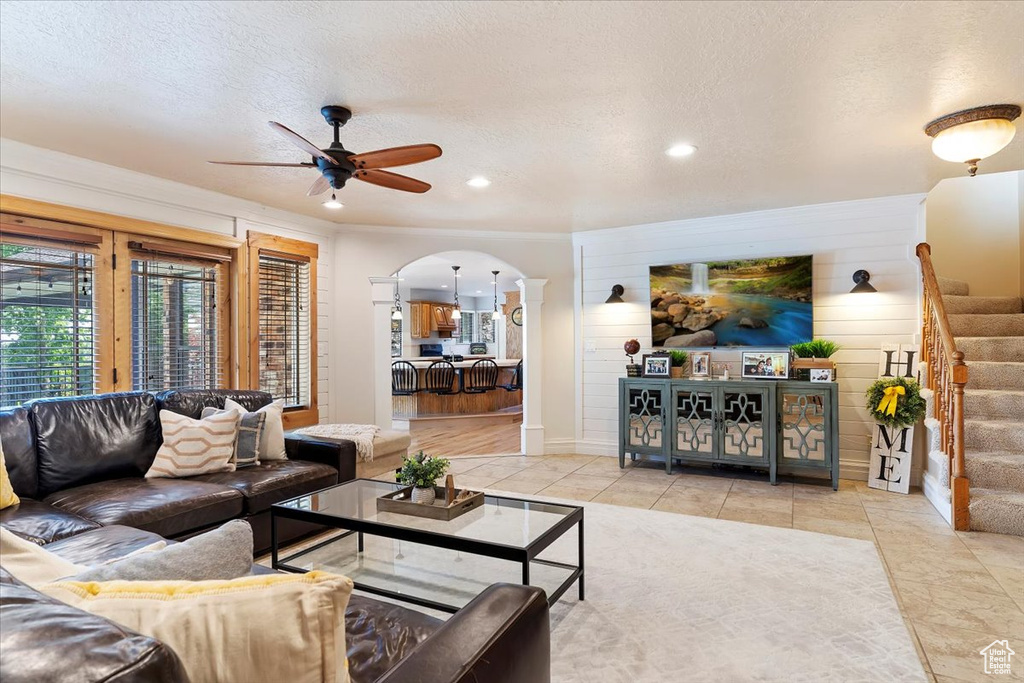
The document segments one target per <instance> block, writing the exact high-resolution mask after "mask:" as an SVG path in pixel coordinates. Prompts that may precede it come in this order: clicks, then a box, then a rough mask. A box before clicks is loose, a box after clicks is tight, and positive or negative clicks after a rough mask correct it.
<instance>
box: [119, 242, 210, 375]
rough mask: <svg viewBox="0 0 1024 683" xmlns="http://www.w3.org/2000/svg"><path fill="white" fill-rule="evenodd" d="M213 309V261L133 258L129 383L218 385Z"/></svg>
mask: <svg viewBox="0 0 1024 683" xmlns="http://www.w3.org/2000/svg"><path fill="white" fill-rule="evenodd" d="M216 309H217V271H216V265H214V264H208V265H206V264H201V263H189V262H185V261H181V262H177V261H169V260H163V259H139V258H133V259H132V376H133V378H134V381H133V387H134V388H135V389H141V390H145V391H155V390H160V389H180V388H185V387H194V388H202V389H215V388H217V387H219V386H220V376H219V375H220V363H219V362H218V361H219V358H218V352H217V351H218V334H221V333H222V332H221V331H220V330H218V324H217V310H216ZM224 333H226V331H224Z"/></svg>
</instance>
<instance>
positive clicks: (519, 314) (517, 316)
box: [512, 306, 523, 327]
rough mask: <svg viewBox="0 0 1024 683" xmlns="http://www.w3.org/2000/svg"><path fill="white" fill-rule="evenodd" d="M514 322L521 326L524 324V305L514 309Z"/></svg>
mask: <svg viewBox="0 0 1024 683" xmlns="http://www.w3.org/2000/svg"><path fill="white" fill-rule="evenodd" d="M512 323H513V324H514V325H518V326H519V327H522V326H523V307H522V306H516V307H515V308H513V309H512Z"/></svg>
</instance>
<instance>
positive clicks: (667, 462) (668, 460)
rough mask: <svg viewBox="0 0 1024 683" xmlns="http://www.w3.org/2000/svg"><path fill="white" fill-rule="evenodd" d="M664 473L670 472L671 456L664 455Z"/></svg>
mask: <svg viewBox="0 0 1024 683" xmlns="http://www.w3.org/2000/svg"><path fill="white" fill-rule="evenodd" d="M665 474H672V456H671V455H666V456H665Z"/></svg>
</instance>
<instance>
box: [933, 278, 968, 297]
mask: <svg viewBox="0 0 1024 683" xmlns="http://www.w3.org/2000/svg"><path fill="white" fill-rule="evenodd" d="M936 279H937V280H938V281H939V291H940V292H942V295H943V297H945V296H946V295H947V294H951V295H953V296H967V295H968V294H970V293H971V288H970V286H969V285H968V284H967V283H966V282H964V281H963V280H953V279H952V278H948V277H936Z"/></svg>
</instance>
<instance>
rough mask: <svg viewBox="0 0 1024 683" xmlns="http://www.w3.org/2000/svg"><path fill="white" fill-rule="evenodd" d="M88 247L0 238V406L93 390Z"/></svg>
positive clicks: (91, 267) (91, 259) (91, 281)
mask: <svg viewBox="0 0 1024 683" xmlns="http://www.w3.org/2000/svg"><path fill="white" fill-rule="evenodd" d="M93 266H94V256H93V254H92V253H90V252H88V251H85V250H82V251H79V250H77V249H75V248H67V247H63V246H32V245H30V244H28V243H25V244H20V243H12V242H9V241H2V240H0V406H10V405H20V404H22V403H24V402H25V401H27V400H29V399H33V398H40V397H51V396H76V395H80V394H90V393H93V392H94V391H95V386H96V369H95V349H94V327H93V306H94V304H93Z"/></svg>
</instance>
